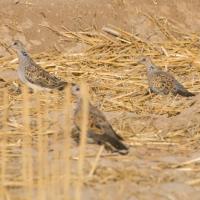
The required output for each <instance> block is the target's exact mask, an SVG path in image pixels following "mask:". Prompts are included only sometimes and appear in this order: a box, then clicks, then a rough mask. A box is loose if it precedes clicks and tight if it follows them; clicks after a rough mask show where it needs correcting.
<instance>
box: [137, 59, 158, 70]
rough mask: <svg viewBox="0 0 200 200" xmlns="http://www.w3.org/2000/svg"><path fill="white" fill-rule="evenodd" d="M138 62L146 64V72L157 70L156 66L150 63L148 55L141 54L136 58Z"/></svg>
mask: <svg viewBox="0 0 200 200" xmlns="http://www.w3.org/2000/svg"><path fill="white" fill-rule="evenodd" d="M138 63H141V64H143V65H145V66H146V68H147V72H153V71H155V70H157V68H156V66H155V65H154V64H153V63H152V61H151V58H150V57H148V56H142V57H140V58H139V59H138Z"/></svg>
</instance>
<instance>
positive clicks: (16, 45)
mask: <svg viewBox="0 0 200 200" xmlns="http://www.w3.org/2000/svg"><path fill="white" fill-rule="evenodd" d="M10 47H12V48H13V49H14V50H15V51H16V52H17V54H18V56H19V57H26V56H28V53H27V51H26V49H25V47H24V45H23V43H22V42H21V41H19V40H15V41H13V43H12V44H11V46H10Z"/></svg>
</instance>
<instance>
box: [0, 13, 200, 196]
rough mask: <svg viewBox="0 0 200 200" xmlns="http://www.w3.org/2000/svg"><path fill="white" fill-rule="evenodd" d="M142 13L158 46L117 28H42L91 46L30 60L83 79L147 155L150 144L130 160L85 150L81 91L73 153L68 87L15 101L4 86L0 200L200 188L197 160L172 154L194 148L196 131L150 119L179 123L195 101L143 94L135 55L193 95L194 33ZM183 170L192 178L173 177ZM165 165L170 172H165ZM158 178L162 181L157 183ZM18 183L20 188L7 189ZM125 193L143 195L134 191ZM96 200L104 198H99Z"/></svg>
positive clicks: (7, 64)
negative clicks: (168, 185) (173, 185)
mask: <svg viewBox="0 0 200 200" xmlns="http://www.w3.org/2000/svg"><path fill="white" fill-rule="evenodd" d="M147 17H148V18H149V19H150V20H152V21H153V22H154V23H155V24H156V25H157V27H158V28H159V29H160V31H161V32H162V33H163V35H164V36H165V37H166V40H165V41H164V42H162V43H150V42H148V41H143V40H142V39H140V38H139V37H138V36H136V35H134V34H132V33H128V32H126V31H123V30H121V29H119V28H117V27H113V26H109V27H104V28H103V30H102V32H95V31H88V32H78V33H75V32H71V31H69V30H67V29H66V28H65V27H61V29H60V30H56V29H54V28H52V27H45V28H48V29H50V30H51V31H53V32H55V33H56V34H57V35H58V36H59V37H60V39H61V40H63V42H64V41H65V40H69V41H77V42H78V43H81V44H82V45H83V46H84V45H87V50H86V51H84V52H82V53H77V54H76V53H74V54H70V55H68V54H61V53H60V52H59V49H58V48H56V50H55V52H48V53H42V54H38V55H33V57H34V59H35V60H36V61H37V62H38V63H39V64H41V65H42V66H43V67H44V68H45V69H46V70H48V71H51V72H52V73H55V74H57V75H58V76H60V77H63V78H64V79H66V80H69V81H72V80H73V81H79V82H80V81H87V83H88V84H89V85H90V97H91V100H92V101H93V102H94V104H96V106H98V107H99V108H100V109H101V110H102V111H104V112H106V113H107V116H108V118H109V119H110V121H111V122H112V124H113V126H114V128H115V129H116V130H117V131H118V132H119V133H120V134H121V135H122V136H123V137H124V138H125V141H126V143H128V144H129V145H130V147H131V149H134V148H138V149H139V150H141V151H142V152H144V149H143V147H146V148H147V150H146V151H145V152H144V154H143V153H141V154H139V153H138V152H137V151H136V155H135V152H133V153H132V152H131V153H130V156H127V157H126V156H125V157H122V156H118V155H117V156H116V155H109V154H107V153H104V152H103V149H102V148H100V150H99V153H97V152H98V149H95V147H90V145H89V146H87V145H85V133H86V124H87V101H88V99H87V91H85V90H86V89H85V88H84V86H83V89H82V90H83V91H85V92H84V94H83V96H84V99H85V112H84V113H85V118H84V119H83V127H82V139H81V145H80V147H79V150H80V151H79V152H77V149H78V147H77V146H76V145H74V144H73V142H72V141H71V139H70V137H69V135H70V131H71V127H72V124H71V122H70V118H71V112H72V109H71V107H72V105H71V101H70V99H71V97H70V92H69V88H68V89H67V91H65V92H64V93H62V94H61V93H57V92H54V93H52V94H50V93H48V94H47V93H37V94H35V93H34V94H30V93H29V92H28V90H27V88H23V90H22V94H21V95H18V96H15V95H13V93H12V91H10V90H9V87H10V85H11V84H13V83H8V84H7V85H6V86H5V87H3V88H1V94H2V95H1V97H0V98H1V104H0V110H1V123H0V127H1V133H0V137H1V139H0V154H1V168H0V180H1V188H0V189H1V190H2V191H3V192H2V195H3V197H2V198H4V199H13V198H11V196H12V197H13V195H14V196H15V199H34V198H36V199H41V200H42V199H73V198H74V199H77V200H78V199H81V196H82V191H83V190H84V188H85V187H86V186H91V187H96V185H98V184H105V183H109V182H115V181H131V182H133V183H134V184H142V185H145V186H146V185H149V186H151V185H155V184H162V183H164V182H170V181H172V180H174V179H178V180H180V181H182V182H184V183H186V184H189V185H196V184H199V182H200V181H199V180H200V179H199V178H198V177H196V176H194V174H193V173H194V172H195V171H198V170H200V166H199V164H198V162H199V159H197V160H191V161H188V162H187V161H186V162H185V161H183V162H179V158H177V157H176V156H177V155H178V154H179V153H182V154H184V153H186V154H187V155H188V154H189V152H197V151H198V143H197V140H196V139H197V138H199V135H198V133H199V127H197V128H196V129H195V130H194V129H192V131H191V128H190V129H189V128H188V126H185V127H183V128H182V129H179V130H174V131H171V132H170V131H168V132H167V133H166V135H163V134H162V130H159V129H158V128H157V127H155V126H154V123H153V122H154V121H155V118H156V119H159V117H160V116H164V117H166V116H167V117H175V116H176V115H178V114H179V113H181V112H182V111H184V110H185V109H187V108H189V107H190V106H192V105H193V103H194V100H193V99H186V98H181V97H178V96H177V97H172V96H156V95H146V96H145V95H144V94H145V92H146V90H147V88H148V87H147V81H146V74H145V72H146V71H145V68H144V67H143V66H142V65H138V64H137V59H136V58H137V57H138V56H140V55H141V54H145V55H149V56H151V57H152V59H153V60H154V62H155V63H156V64H157V65H158V66H160V67H161V68H163V69H165V70H169V71H170V72H172V73H173V74H174V75H175V76H176V77H177V78H178V79H179V80H180V81H181V82H182V83H183V84H184V85H185V86H186V87H187V88H188V89H189V90H190V91H192V92H198V91H199V89H200V84H199V80H200V77H199V71H200V60H199V45H200V44H199V35H197V34H185V33H181V32H180V31H179V30H178V28H177V27H176V26H175V25H174V24H173V23H172V22H169V21H165V23H163V22H164V19H162V20H161V19H157V18H152V17H151V16H147ZM15 61H16V60H15V56H14V55H11V56H9V57H4V58H1V59H0V64H1V66H2V68H1V71H5V70H8V69H16V66H17V65H16V62H15ZM5 81H6V80H5ZM177 123H178V122H177ZM186 142H187V143H186ZM140 148H141V149H140ZM88 149H91V150H88ZM169 152H170V153H171V155H172V156H175V157H176V158H177V160H176V161H175V163H173V162H172V163H171V162H168V161H162V159H161V158H162V156H166V155H168V153H169ZM151 154H152V155H153V157H151ZM134 156H135V157H134ZM133 158H134V161H138V160H140V161H141V160H142V161H143V160H144V161H149V165H147V167H146V168H142V167H141V168H138V167H137V164H136V165H134V163H135V162H134V161H133V162H131V161H132V160H133ZM119 159H120V161H121V162H120V163H118V160H119ZM154 159H155V160H154ZM156 159H158V160H159V162H158V164H157V165H155V164H154V161H156ZM183 159H185V157H183ZM101 160H103V162H100V161H101ZM189 160H190V159H189ZM109 161H110V162H111V163H110V162H109ZM107 162H108V163H107ZM129 162H130V163H131V167H130V166H129V164H130V163H129ZM128 163H129V164H128ZM136 163H137V162H136ZM115 164H116V166H115ZM118 165H119V166H118ZM138 165H139V164H138ZM124 166H125V167H124ZM149 166H150V167H149ZM186 167H187V170H188V171H189V170H190V171H191V174H189V175H188V176H186V177H184V178H180V177H179V176H176V173H178V172H177V171H178V170H180V169H182V170H183V171H184V169H185V168H186ZM125 168H126V169H125ZM147 168H148V169H147ZM167 169H173V170H176V172H175V173H168V171H167V172H166V170H167ZM177 169H178V170H177ZM162 172H163V173H162ZM165 172H166V173H165ZM158 173H159V174H162V176H161V177H158V176H157V174H158ZM149 174H151V176H149ZM15 187H17V188H18V189H19V191H16V192H14V193H12V192H11V191H12V189H14V188H15ZM74 188H76V189H74ZM125 189H126V188H123V187H122V189H120V191H118V192H119V194H118V193H117V196H118V197H120V196H122V194H124V190H125ZM8 191H9V192H8ZM21 191H23V197H21ZM104 193H105V199H106V193H107V192H106V191H104V192H103V191H102V194H104ZM74 194H76V195H74ZM130 194H132V195H133V196H136V197H140V195H141V194H139V193H134V192H133V191H132V193H130ZM166 196H167V195H166ZM109 197H110V195H108V197H107V199H109ZM96 198H97V199H98V198H99V199H101V198H100V197H98V195H97V196H96Z"/></svg>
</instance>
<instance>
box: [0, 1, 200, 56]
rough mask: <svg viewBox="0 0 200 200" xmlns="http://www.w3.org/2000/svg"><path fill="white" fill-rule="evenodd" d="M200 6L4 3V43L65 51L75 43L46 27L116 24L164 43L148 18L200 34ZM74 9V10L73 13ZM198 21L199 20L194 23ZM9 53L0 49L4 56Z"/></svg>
mask: <svg viewBox="0 0 200 200" xmlns="http://www.w3.org/2000/svg"><path fill="white" fill-rule="evenodd" d="M199 6H200V2H198V1H195V0H193V1H181V0H172V1H170V2H168V1H160V0H142V1H140V2H138V0H132V1H129V0H109V1H107V0H103V1H102V0H95V1H94V0H84V1H76V0H68V1H64V0H58V1H54V0H49V1H45V0H42V1H40V0H35V1H34V2H33V1H31V0H15V1H13V0H1V1H0V20H1V25H0V39H1V43H6V44H10V42H11V41H12V40H13V39H14V38H15V39H16V38H17V39H21V40H22V41H23V42H24V43H25V44H26V45H27V47H28V48H30V49H31V50H32V51H35V52H36V51H37V52H38V51H41V50H42V51H47V50H49V49H50V48H54V46H55V45H57V46H59V47H60V48H61V50H62V51H65V50H66V46H67V47H70V46H71V45H73V44H71V43H69V42H67V41H62V42H60V41H59V37H58V36H57V35H56V34H55V33H52V32H51V31H49V30H47V29H46V28H45V27H43V26H42V25H50V26H52V27H58V28H60V27H61V26H64V27H66V28H67V29H69V30H72V31H80V30H87V29H97V30H101V29H102V27H103V26H105V25H108V24H112V25H115V26H117V27H120V28H122V29H124V30H127V31H129V32H133V33H135V34H136V35H139V36H140V37H143V38H145V39H148V40H154V41H155V40H156V41H157V40H162V39H164V38H163V35H162V34H160V32H159V30H158V29H157V28H156V27H155V26H154V25H153V23H152V22H151V21H149V20H147V16H145V15H146V14H152V15H155V16H157V17H158V18H160V19H163V18H166V20H169V21H173V22H175V24H177V26H179V27H181V28H182V29H183V30H184V31H185V32H198V31H200V13H199V10H198V8H199ZM72 8H73V9H72ZM194 19H195V20H194ZM4 54H5V49H4V48H0V55H4Z"/></svg>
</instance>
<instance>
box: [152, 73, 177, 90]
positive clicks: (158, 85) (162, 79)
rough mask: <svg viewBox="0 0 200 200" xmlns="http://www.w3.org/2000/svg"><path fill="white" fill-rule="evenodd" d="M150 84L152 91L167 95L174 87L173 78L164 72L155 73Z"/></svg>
mask: <svg viewBox="0 0 200 200" xmlns="http://www.w3.org/2000/svg"><path fill="white" fill-rule="evenodd" d="M150 82H151V88H152V89H153V90H157V91H158V92H162V93H164V94H168V93H169V92H170V91H171V90H172V89H173V87H174V85H173V84H174V77H173V76H172V75H171V74H169V73H167V72H164V71H157V72H155V73H154V74H153V76H152V79H151V81H150Z"/></svg>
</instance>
